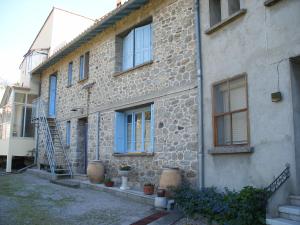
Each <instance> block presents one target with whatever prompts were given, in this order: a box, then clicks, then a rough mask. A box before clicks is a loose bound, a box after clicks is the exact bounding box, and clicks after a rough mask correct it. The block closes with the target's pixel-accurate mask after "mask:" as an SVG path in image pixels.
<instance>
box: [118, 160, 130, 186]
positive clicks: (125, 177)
mask: <svg viewBox="0 0 300 225" xmlns="http://www.w3.org/2000/svg"><path fill="white" fill-rule="evenodd" d="M130 170H131V167H130V166H128V165H125V164H123V165H121V166H120V169H119V175H120V176H122V184H121V187H120V189H121V190H128V189H129V187H128V174H129V171H130Z"/></svg>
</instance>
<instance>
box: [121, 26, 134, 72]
mask: <svg viewBox="0 0 300 225" xmlns="http://www.w3.org/2000/svg"><path fill="white" fill-rule="evenodd" d="M133 47H134V30H132V31H131V32H130V33H129V34H128V35H127V36H126V37H125V38H124V39H123V64H122V69H123V70H127V69H130V68H132V67H133Z"/></svg>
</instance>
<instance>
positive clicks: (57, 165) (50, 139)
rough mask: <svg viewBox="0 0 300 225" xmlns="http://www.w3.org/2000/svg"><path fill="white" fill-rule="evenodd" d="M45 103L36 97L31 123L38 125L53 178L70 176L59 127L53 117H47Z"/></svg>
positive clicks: (69, 166)
mask: <svg viewBox="0 0 300 225" xmlns="http://www.w3.org/2000/svg"><path fill="white" fill-rule="evenodd" d="M46 106H47V104H46V103H45V102H44V101H43V100H42V99H40V98H39V99H36V100H35V101H34V102H33V108H32V117H31V119H32V123H34V124H36V125H37V127H38V132H39V134H40V138H41V141H42V143H43V146H44V148H45V152H46V155H47V159H48V162H49V167H50V171H51V174H52V176H53V178H58V177H72V175H73V174H72V169H71V164H70V161H69V158H68V156H67V153H66V150H65V147H64V144H63V141H62V138H61V136H62V135H61V132H60V131H61V128H60V125H59V124H58V123H57V121H56V119H55V118H47V114H46V108H47V107H46Z"/></svg>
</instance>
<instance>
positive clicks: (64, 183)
mask: <svg viewBox="0 0 300 225" xmlns="http://www.w3.org/2000/svg"><path fill="white" fill-rule="evenodd" d="M50 182H51V183H53V184H58V185H62V186H65V187H70V188H79V187H80V183H79V182H78V181H74V180H71V179H57V180H50Z"/></svg>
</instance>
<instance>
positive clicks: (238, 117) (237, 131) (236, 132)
mask: <svg viewBox="0 0 300 225" xmlns="http://www.w3.org/2000/svg"><path fill="white" fill-rule="evenodd" d="M247 140H248V132H247V112H240V113H233V114H232V142H233V144H247V143H248V141H247Z"/></svg>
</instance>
